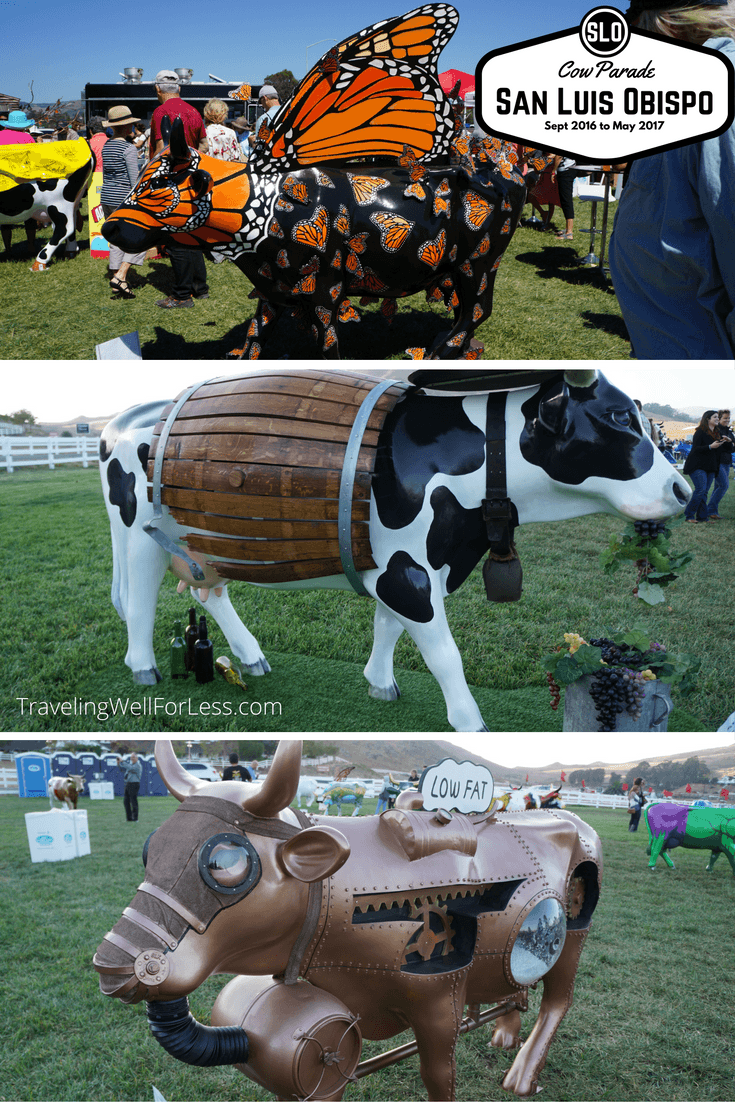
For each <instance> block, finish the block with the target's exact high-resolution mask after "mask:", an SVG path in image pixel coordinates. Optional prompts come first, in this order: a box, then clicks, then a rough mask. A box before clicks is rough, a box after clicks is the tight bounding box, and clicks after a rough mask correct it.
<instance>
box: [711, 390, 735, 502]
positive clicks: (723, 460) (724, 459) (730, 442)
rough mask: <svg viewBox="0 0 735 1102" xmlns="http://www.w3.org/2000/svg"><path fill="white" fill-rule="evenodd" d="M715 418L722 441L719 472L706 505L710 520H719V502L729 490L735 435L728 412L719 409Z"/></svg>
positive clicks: (727, 410)
mask: <svg viewBox="0 0 735 1102" xmlns="http://www.w3.org/2000/svg"><path fill="white" fill-rule="evenodd" d="M717 416H718V418H719V420H718V423H717V428H718V431H719V433H720V439H721V440H722V447H721V448H720V466H719V470H718V471H717V472H716V474H715V487H714V489H713V491H712V497H711V498H710V499H709V501H708V503H707V512H708V513H709V516H710V519H712V520H720V514H719V512H718V510H719V507H720V502H721V501H722V499H723V497H724V496H725V494H726V493H727V491H728V490H729V489H730V467H731V466H732V453H733V448H734V447H735V435H733V431H732V429H731V428H730V410H729V409H720V410H718V411H717Z"/></svg>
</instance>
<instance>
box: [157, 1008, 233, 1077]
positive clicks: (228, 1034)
mask: <svg viewBox="0 0 735 1102" xmlns="http://www.w3.org/2000/svg"><path fill="white" fill-rule="evenodd" d="M147 1012H148V1025H149V1026H150V1030H151V1033H152V1034H153V1036H154V1037H155V1038H156V1040H157V1041H158V1043H159V1045H161V1046H162V1047H163V1048H164V1049H165V1050H166V1052H167V1053H168V1054H169V1056H174V1057H175V1058H176V1059H177V1060H181V1061H182V1062H183V1063H184V1064H193V1065H194V1066H195V1067H199V1068H213V1067H218V1066H219V1065H221V1064H245V1063H247V1059H248V1052H249V1045H248V1035H247V1033H246V1032H245V1030H244V1029H241V1028H240V1026H234V1025H228V1026H210V1025H202V1024H201V1022H198V1021H197V1020H196V1018H195V1017H194V1016H193V1015H192V1014H191V1013H190V1011H189V1000H188V999H187V998H186V996H185V995H184V996H182V998H180V999H173V1000H172V1001H171V1002H149V1003H148V1004H147Z"/></svg>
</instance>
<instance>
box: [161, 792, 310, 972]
mask: <svg viewBox="0 0 735 1102" xmlns="http://www.w3.org/2000/svg"><path fill="white" fill-rule="evenodd" d="M182 811H189V812H191V811H195V812H196V811H199V812H203V813H204V814H206V815H216V816H217V818H218V819H222V820H223V821H224V822H226V823H228V824H229V825H230V826H234V827H239V829H240V830H242V831H244V832H245V833H246V834H259V835H261V836H262V837H264V838H277V839H279V840H281V841H286V840H287V839H289V838H293V836H294V835H295V834H299V833H300V832H301V831H302V830H304V829H305V828H306V827H310V826H313V825H314V824H313V822H312V820H311V819H310V818H309V817H308V815H307V814H306V813H305V812H303V811H301V810H300V809H299V808H297V807H293V808H291V811H293V813H294V815H295V816H296V818H297V819H298V821H299V824H300V825H299V826H294V825H293V824H292V823H284V822H283V820H282V819H261V818H259V817H258V816H257V815H252V814H251V813H250V812H249V811H244V810H243V809H242V808H241V807H238V805H237V804H235V803H233V804H230V803H228V801H226V800H222V799H218V798H216V797H213V796H189V798H188V799H187V800H186V801H185V802H184V803H182V804H181V806H180V807H179V808H177V812H182ZM321 907H322V882H321V880H316V881H314V882H313V883H311V884H309V898H308V900H307V904H306V914H305V916H304V922H303V925H302V927H301V932H300V933H299V936H298V937H297V939H296V941H295V942H294V945H293V948H292V949H291V953H290V956H289V959H288V963H287V965H286V968H285V971H284V973H283V979H284V982H285V983H288V984H291V983H296V981H297V980H298V978H299V973H300V970H301V962H302V960H303V957H304V953H305V952H306V948H307V946H308V944H309V942H310V941H311V939H312V937H313V936H314V932H315V930H316V926H317V922H318V921H319V915H320V913H321Z"/></svg>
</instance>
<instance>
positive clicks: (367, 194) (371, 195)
mask: <svg viewBox="0 0 735 1102" xmlns="http://www.w3.org/2000/svg"><path fill="white" fill-rule="evenodd" d="M347 179H348V180H349V181H350V184H351V185H352V192H353V195H354V196H355V202H356V203H357V204H358V206H360V207H365V206H367V205H368V203H372V202H373V200H374V199H375V196H376V195H377V194H378V192H379V191H381V190H382V189H383V188H384V187H388V181H387V180H383V179H382V178H381V177H380V176H363V175H360V174H358V173H354V172H348V173H347Z"/></svg>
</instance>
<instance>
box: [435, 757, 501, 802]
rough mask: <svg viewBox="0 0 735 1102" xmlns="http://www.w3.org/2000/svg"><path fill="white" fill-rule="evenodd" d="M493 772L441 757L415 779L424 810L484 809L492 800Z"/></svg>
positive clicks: (482, 766) (483, 767)
mask: <svg viewBox="0 0 735 1102" xmlns="http://www.w3.org/2000/svg"><path fill="white" fill-rule="evenodd" d="M493 788H494V784H493V775H492V773H491V772H490V770H489V769H486V767H485V766H484V765H475V764H474V763H473V762H471V761H462V762H459V761H454V759H453V758H444V760H443V761H440V762H439V763H438V765H432V766H430V767H429V768H428V769H427V770H425V772H424V774H423V776H422V777H421V780H420V782H419V791H420V792H421V793H422V794H423V797H424V809H425V810H426V811H438V810H439V809H440V808H443V809H444V810H445V811H462V812H464V813H465V814H466V815H468V814H470V812H473V811H474V812H483V811H487V809H488V807H489V806H490V804H491V803H492V801H493Z"/></svg>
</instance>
